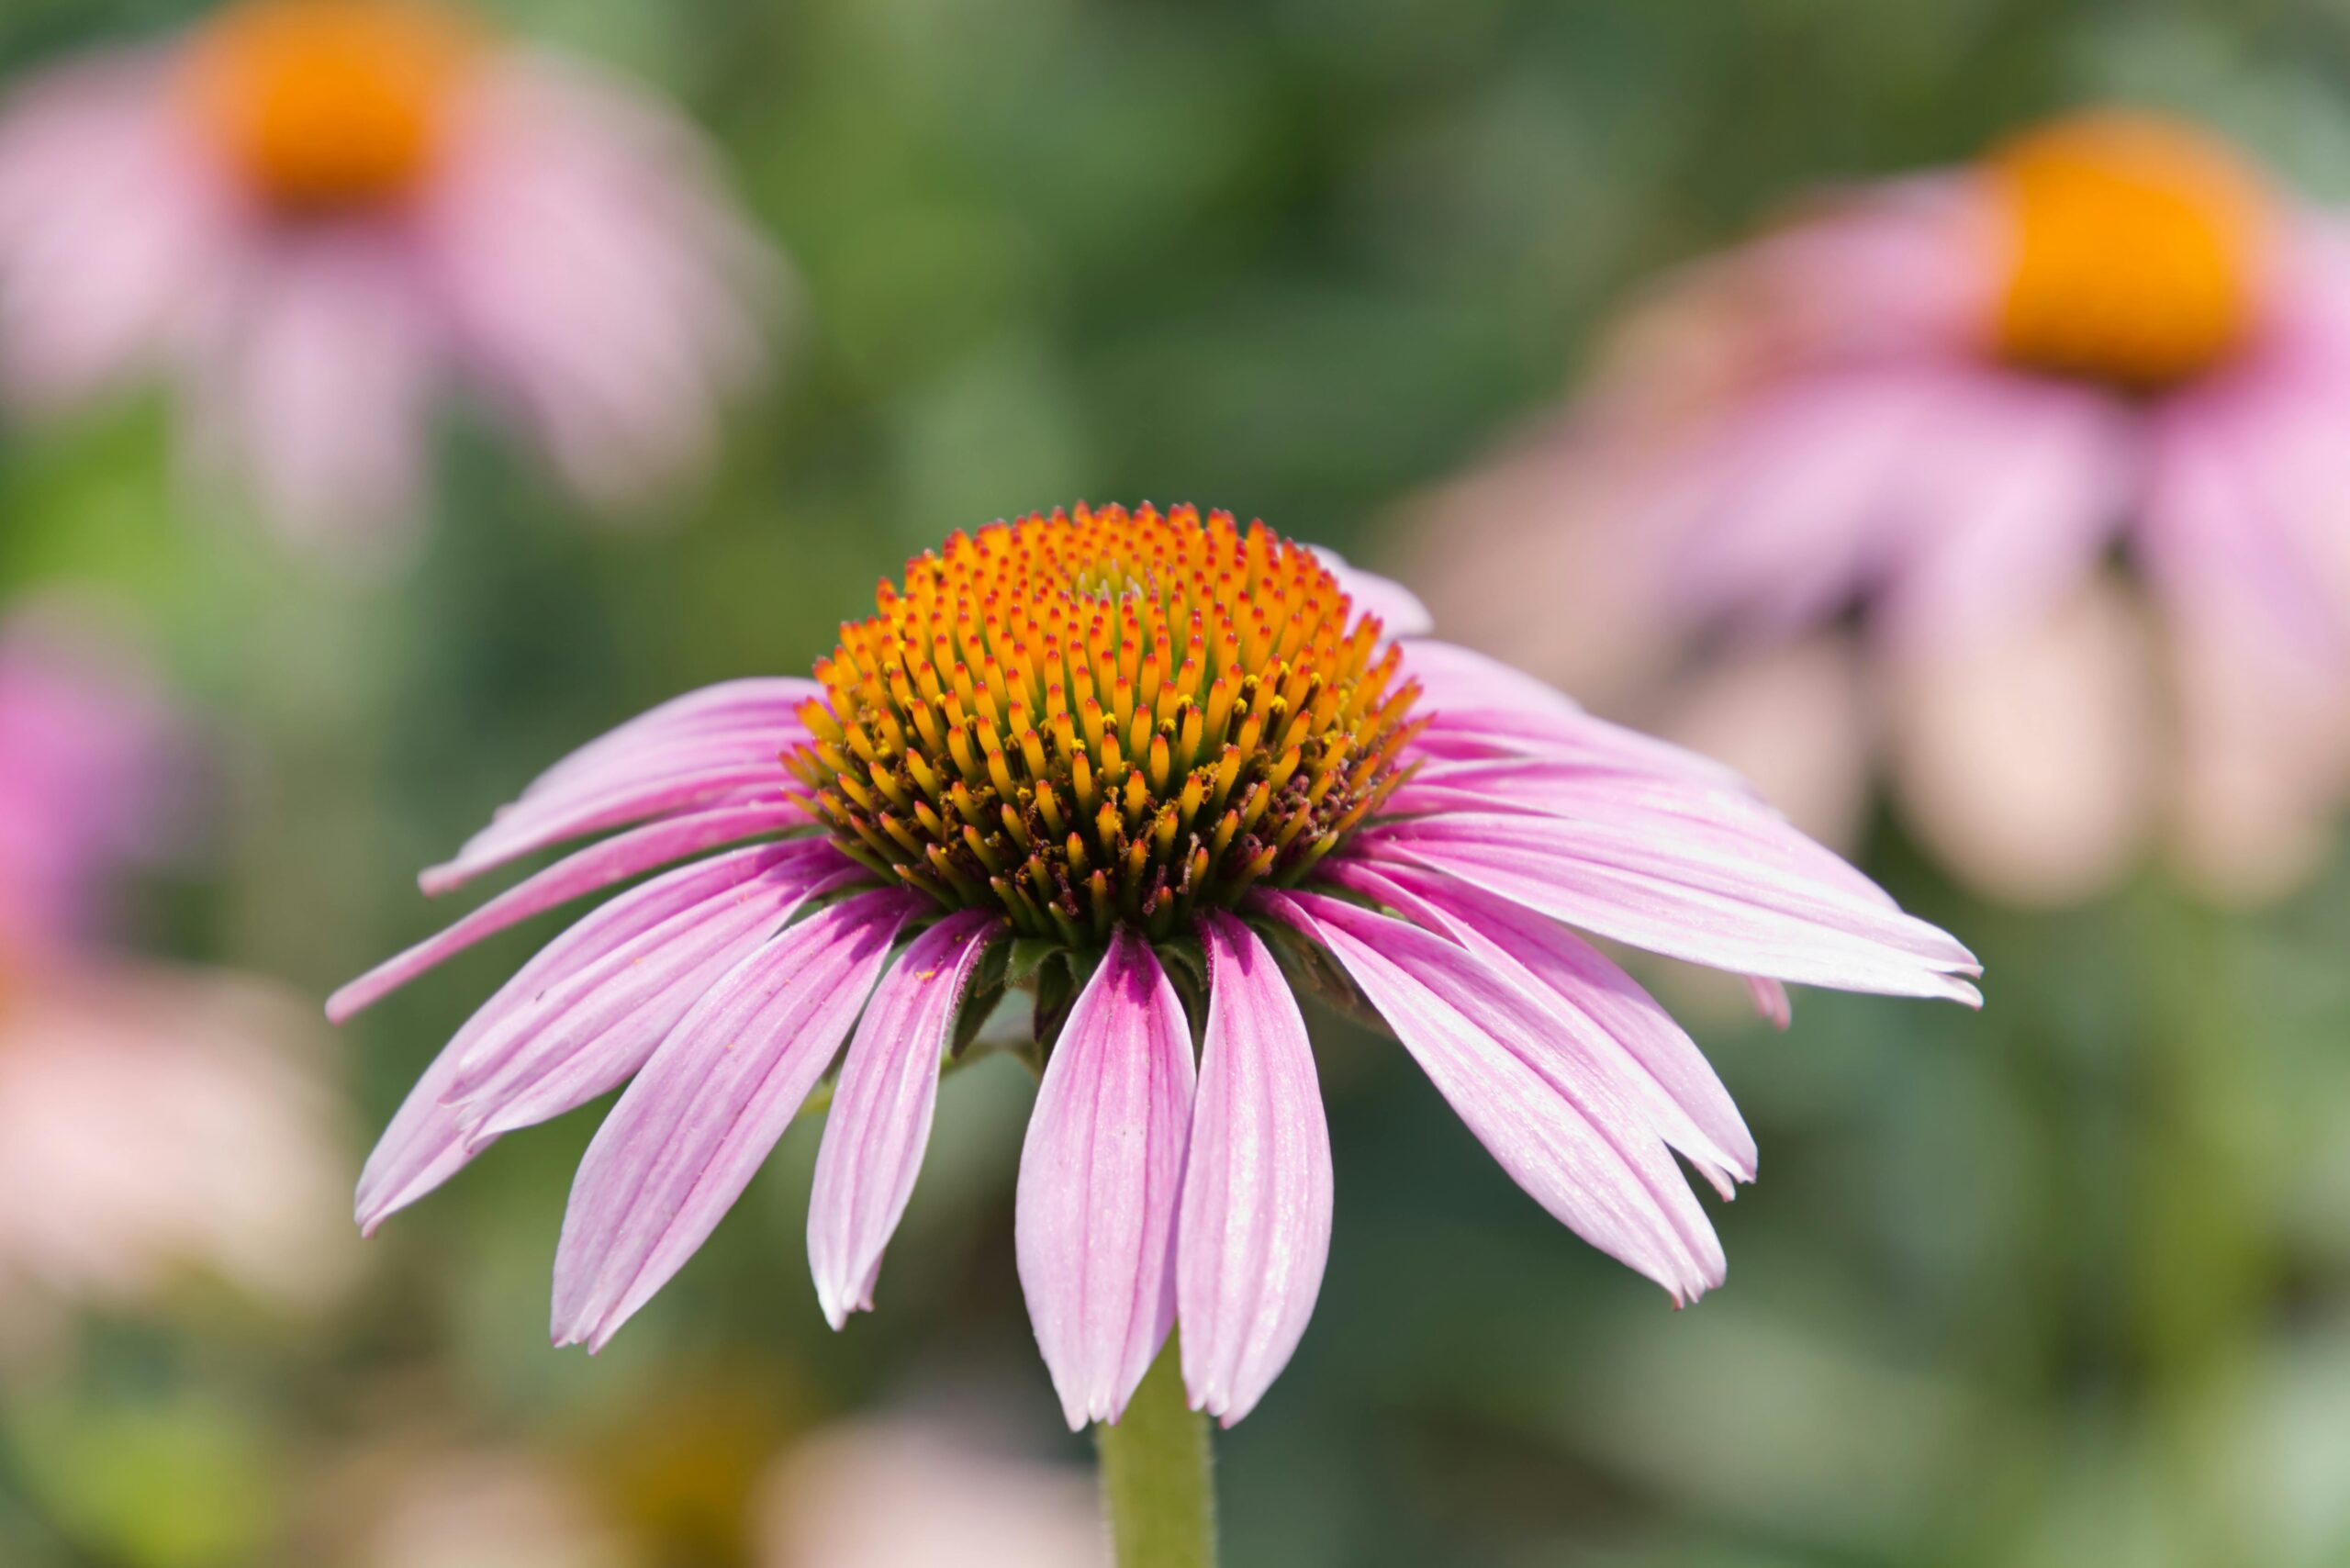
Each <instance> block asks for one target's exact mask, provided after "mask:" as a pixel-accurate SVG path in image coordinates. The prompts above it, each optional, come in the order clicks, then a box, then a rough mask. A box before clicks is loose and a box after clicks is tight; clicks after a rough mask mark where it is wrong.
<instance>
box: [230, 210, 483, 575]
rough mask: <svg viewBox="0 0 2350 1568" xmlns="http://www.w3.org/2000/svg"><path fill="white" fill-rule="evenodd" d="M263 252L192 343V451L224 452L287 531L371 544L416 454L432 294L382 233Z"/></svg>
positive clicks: (385, 533) (419, 459) (395, 506)
mask: <svg viewBox="0 0 2350 1568" xmlns="http://www.w3.org/2000/svg"><path fill="white" fill-rule="evenodd" d="M264 253H265V257H266V259H265V260H264V261H263V263H260V266H259V271H258V274H257V275H253V276H251V277H246V278H241V280H240V286H239V290H238V293H237V295H236V297H235V298H234V299H233V300H230V301H229V302H228V303H227V304H226V305H224V306H223V307H222V308H220V309H219V310H218V312H217V315H218V320H216V321H214V322H211V323H209V324H208V325H207V341H206V342H203V343H202V344H201V345H200V351H199V355H200V357H199V363H200V364H201V365H202V366H203V370H204V375H205V376H206V378H207V380H208V381H210V382H211V383H212V385H210V386H207V387H206V388H204V389H202V391H201V393H200V396H199V398H197V400H196V403H195V404H194V405H193V413H194V419H195V441H196V450H197V452H198V454H199V455H200V456H203V457H207V458H209V459H211V460H213V461H215V462H220V463H224V464H227V465H232V467H233V469H234V471H235V472H236V473H237V474H238V475H239V476H241V477H242V478H244V479H245V480H246V481H247V483H248V484H249V485H250V487H251V491H252V494H253V495H254V497H255V498H258V499H259V500H260V501H261V503H262V504H263V507H264V508H266V509H267V510H268V511H269V513H270V515H271V517H272V518H273V519H274V521H276V522H277V523H278V525H279V526H280V527H281V528H283V529H285V531H286V532H287V533H288V534H289V536H291V537H293V538H295V539H297V541H299V542H301V543H306V544H331V545H332V546H334V547H335V548H336V549H337V550H338V551H339V552H340V553H341V554H366V555H380V554H382V553H383V551H384V550H385V548H386V546H388V545H390V544H393V543H397V542H398V541H399V539H400V537H401V534H402V533H404V532H405V524H406V523H407V522H408V521H409V519H410V514H412V512H413V511H414V510H415V507H416V503H417V499H418V494H419V491H420V488H421V486H422V480H423V477H424V473H425V470H426V467H427V454H426V452H425V450H424V442H425V435H426V428H425V427H426V416H427V413H428V402H429V399H430V398H431V393H432V391H433V387H434V381H435V377H436V375H437V371H438V360H439V354H438V353H437V344H436V342H435V341H434V339H435V322H434V320H433V318H432V315H431V308H430V303H429V301H428V300H427V299H426V298H425V297H424V289H423V286H422V285H421V283H420V280H419V279H418V278H417V277H415V276H414V275H413V273H412V271H411V269H410V268H408V266H407V265H406V264H405V261H404V259H403V256H402V253H401V252H400V251H399V249H398V247H397V244H392V243H386V242H384V241H381V240H380V238H374V237H362V236H356V235H353V236H342V235H331V236H330V235H325V234H321V235H317V236H311V237H308V238H307V239H306V240H304V241H300V242H297V243H285V244H279V245H274V246H270V247H267V248H266V250H265V252H264ZM395 531H398V532H395Z"/></svg>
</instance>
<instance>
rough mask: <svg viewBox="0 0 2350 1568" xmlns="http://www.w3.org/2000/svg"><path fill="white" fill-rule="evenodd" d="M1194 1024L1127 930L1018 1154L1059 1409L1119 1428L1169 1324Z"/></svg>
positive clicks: (1058, 1056) (1021, 1208)
mask: <svg viewBox="0 0 2350 1568" xmlns="http://www.w3.org/2000/svg"><path fill="white" fill-rule="evenodd" d="M1194 1073H1195V1069H1194V1067H1193V1065H1192V1037H1191V1030H1190V1028H1189V1026H1188V1025H1186V1024H1185V1023H1184V1020H1183V1006H1182V1003H1181V1002H1180V1001H1178V1000H1177V998H1176V995H1175V988H1174V986H1173V985H1171V984H1169V981H1168V979H1167V976H1166V973H1165V971H1163V970H1162V969H1159V967H1158V958H1156V957H1154V956H1153V954H1152V953H1151V950H1150V946H1149V945H1148V944H1147V943H1146V942H1144V941H1143V940H1142V939H1141V938H1140V937H1138V936H1136V935H1134V934H1132V933H1131V932H1129V931H1127V930H1126V929H1125V927H1124V926H1121V927H1120V928H1119V929H1118V932H1117V934H1116V935H1114V936H1113V937H1112V938H1111V942H1110V951H1109V954H1108V956H1107V957H1106V958H1103V959H1102V965H1101V967H1100V968H1099V969H1096V970H1094V972H1093V976H1092V978H1091V980H1088V981H1087V982H1086V986H1085V990H1084V991H1083V992H1082V993H1081V994H1080V996H1079V997H1078V1000H1077V1005H1076V1006H1075V1007H1074V1008H1072V1009H1071V1010H1070V1012H1069V1021H1068V1022H1067V1023H1066V1024H1065V1025H1062V1028H1061V1036H1060V1042H1059V1044H1057V1046H1055V1047H1054V1048H1053V1057H1052V1060H1051V1061H1050V1063H1048V1064H1047V1065H1046V1069H1045V1081H1044V1083H1043V1084H1042V1086H1041V1087H1039V1089H1038V1090H1037V1092H1036V1106H1035V1111H1034V1112H1032V1113H1031V1114H1030V1116H1029V1120H1028V1137H1027V1141H1026V1142H1025V1143H1024V1145H1023V1147H1022V1148H1021V1151H1020V1186H1019V1195H1018V1200H1017V1204H1016V1213H1015V1217H1014V1235H1015V1244H1016V1250H1017V1251H1018V1254H1019V1260H1020V1288H1021V1292H1022V1294H1024V1295H1025V1296H1026V1297H1027V1299H1028V1317H1029V1321H1030V1322H1031V1323H1033V1324H1034V1325H1035V1330H1036V1344H1037V1347H1038V1348H1039V1349H1040V1350H1042V1351H1043V1352H1044V1356H1045V1364H1046V1367H1047V1368H1048V1369H1050V1371H1051V1372H1052V1374H1053V1387H1054V1388H1055V1389H1056V1390H1057V1392H1058V1393H1059V1394H1060V1400H1061V1410H1062V1413H1063V1414H1064V1415H1065V1416H1067V1417H1068V1418H1069V1429H1070V1430H1071V1431H1076V1430H1078V1429H1079V1428H1082V1427H1083V1426H1084V1425H1085V1423H1086V1422H1087V1421H1089V1420H1094V1421H1112V1422H1114V1421H1116V1420H1117V1419H1118V1417H1120V1416H1121V1415H1122V1414H1124V1413H1125V1407H1126V1401H1127V1399H1128V1398H1130V1397H1131V1396H1132V1395H1133V1394H1134V1391H1135V1385H1136V1383H1140V1382H1141V1381H1142V1376H1143V1373H1144V1372H1147V1371H1148V1370H1149V1368H1150V1363H1151V1361H1152V1359H1153V1358H1155V1357H1156V1356H1157V1355H1158V1348H1159V1346H1160V1344H1161V1343H1163V1342H1164V1341H1165V1339H1166V1338H1167V1331H1168V1329H1169V1327H1172V1326H1173V1324H1174V1321H1175V1269H1174V1261H1175V1260H1174V1250H1175V1216H1176V1207H1177V1201H1178V1193H1179V1189H1180V1187H1181V1182H1182V1174H1183V1149H1184V1144H1185V1141H1186V1139H1187V1138H1188V1137H1189V1135H1190V1127H1191V1115H1192V1081H1193V1077H1194Z"/></svg>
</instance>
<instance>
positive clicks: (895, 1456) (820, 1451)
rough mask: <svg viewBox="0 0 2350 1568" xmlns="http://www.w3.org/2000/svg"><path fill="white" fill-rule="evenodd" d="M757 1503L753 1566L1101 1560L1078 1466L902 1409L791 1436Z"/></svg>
mask: <svg viewBox="0 0 2350 1568" xmlns="http://www.w3.org/2000/svg"><path fill="white" fill-rule="evenodd" d="M761 1513H762V1515H763V1518H764V1524H763V1527H762V1530H761V1534H762V1536H763V1537H764V1539H765V1541H766V1550H765V1551H764V1552H763V1554H762V1555H761V1557H760V1560H759V1561H760V1565H761V1568H938V1565H939V1564H942V1563H949V1562H951V1563H954V1564H956V1565H957V1568H1110V1540H1109V1536H1108V1533H1107V1531H1106V1530H1105V1529H1104V1528H1103V1525H1102V1506H1101V1504H1100V1502H1099V1501H1098V1500H1097V1499H1096V1498H1095V1496H1094V1492H1093V1484H1092V1482H1091V1478H1089V1477H1088V1476H1087V1475H1086V1474H1085V1473H1083V1472H1081V1471H1074V1470H1069V1469H1068V1468H1066V1467H1063V1466H1058V1465H1053V1464H1047V1463H1046V1462H1042V1461H1039V1460H1034V1459H1024V1458H1021V1457H1018V1455H1017V1454H1016V1453H1007V1452H1006V1451H1005V1450H1004V1448H1003V1445H1002V1443H1000V1442H996V1441H993V1440H991V1439H989V1438H988V1437H987V1436H985V1435H983V1434H980V1433H976V1432H972V1431H968V1430H965V1429H963V1428H958V1427H956V1426H954V1425H951V1424H948V1423H946V1422H941V1421H936V1420H929V1419H920V1418H916V1417H893V1418H890V1419H885V1420H877V1421H865V1422H859V1423H856V1424H854V1425H847V1426H841V1427H835V1428H829V1429H824V1430H821V1431H819V1432H817V1433H815V1434H814V1435H812V1436H811V1437H810V1438H808V1439H804V1440H803V1441H801V1442H800V1443H798V1444H795V1445H794V1446H793V1448H792V1450H791V1451H790V1453H789V1455H788V1456H786V1458H785V1459H784V1460H783V1461H782V1462H779V1463H778V1465H777V1466H776V1469H775V1472H774V1473H773V1475H772V1476H771V1478H770V1479H769V1482H768V1484H767V1496H766V1501H765V1506H763V1507H762V1509H761Z"/></svg>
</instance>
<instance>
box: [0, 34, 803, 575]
mask: <svg viewBox="0 0 2350 1568" xmlns="http://www.w3.org/2000/svg"><path fill="white" fill-rule="evenodd" d="M772 269H773V263H772V261H771V258H770V257H769V256H768V254H767V252H766V250H765V249H764V247H763V246H762V245H761V243H760V242H759V241H757V240H755V238H754V237H753V235H752V234H751V232H750V231H749V230H748V229H747V228H746V226H745V225H744V222H743V220H742V219H741V218H739V217H738V216H737V215H736V213H735V212H734V210H733V207H731V206H730V205H729V204H728V202H727V201H726V199H725V198H724V196H722V194H721V192H720V190H719V187H718V183H717V181H716V180H715V179H714V177H713V176H712V174H711V169H710V167H709V160H708V156H707V153H706V150H705V149H704V147H703V146H702V144H701V143H700V141H699V139H698V138H697V136H696V135H695V133H694V132H693V130H692V129H691V128H689V127H688V126H687V125H685V124H684V123H682V122H681V121H679V120H678V119H677V118H676V117H674V116H673V115H672V114H670V113H669V112H668V111H667V110H666V109H665V108H663V107H661V106H658V105H657V104H655V103H653V102H651V101H650V100H648V99H647V98H646V97H645V96H644V95H642V94H641V93H639V92H637V91H635V90H633V89H632V88H630V87H627V86H624V85H622V84H619V83H617V82H614V81H610V80H607V79H605V78H603V77H601V76H599V75H598V74H596V73H593V72H591V71H589V70H588V69H587V68H585V67H583V66H581V65H578V64H576V63H572V62H563V61H557V60H554V59H550V58H546V57H543V56H542V55H540V54H538V53H536V52H534V51H530V50H523V49H520V48H518V47H514V46H511V45H508V44H505V43H502V42H500V41H498V40H496V39H492V38H490V37H489V36H488V35H487V34H486V33H485V32H483V31H482V30H480V29H479V28H476V25H475V24H474V23H473V22H472V21H471V20H470V19H469V18H468V17H464V16H463V15H461V14H459V13H457V12H454V11H450V10H443V9H441V8H439V7H437V6H432V5H431V4H427V3H424V0H248V3H246V4H242V5H237V6H230V7H229V8H228V9H226V10H224V11H222V12H220V13H219V14H218V16H216V17H212V18H210V19H209V20H207V21H206V22H204V23H203V24H201V25H199V26H198V27H197V28H196V29H195V30H193V31H192V32H189V33H187V34H185V35H184V36H182V37H180V38H177V39H173V40H171V41H168V42H166V43H163V44H162V45H158V46H150V47H139V48H129V49H121V50H111V51H107V52H104V53H100V54H97V55H95V56H93V57H90V58H87V59H84V60H82V61H80V62H73V63H70V64H67V65H65V66H62V67H61V68H58V69H55V70H52V71H51V72H50V73H48V74H46V75H44V76H42V77H39V78H38V79H36V80H34V81H33V82H31V83H30V84H27V85H26V86H25V87H23V88H22V89H21V90H20V91H19V92H18V93H17V95H16V97H15V100H14V102H13V105H12V106H11V107H10V108H9V109H8V111H7V112H6V115H5V116H4V117H0V355H5V358H0V387H5V390H6V392H8V393H9V394H11V395H13V397H14V398H16V399H17V401H19V402H20V403H24V404H28V405H32V406H36V407H54V406H58V405H62V404H69V403H73V402H76V401H79V400H82V399H84V398H88V397H90V396H91V395H93V394H95V393H96V392H97V391H99V390H100V389H102V388H103V387H106V386H110V385H113V384H115V383H117V382H120V381H123V380H125V379H127V378H129V376H131V375H136V374H141V373H151V372H161V373H162V374H164V375H169V376H170V377H172V378H173V379H174V380H175V381H177V382H178V383H179V384H180V387H181V392H182V395H183V398H184V401H185V405H186V409H187V415H188V421H189V429H190V431H191V433H192V436H193V438H194V439H193V444H194V448H195V451H196V454H197V456H198V457H199V459H200V460H203V461H206V462H208V463H210V464H213V465H219V466H225V467H227V468H229V469H230V470H233V471H236V472H239V473H241V474H242V476H244V477H245V479H246V481H247V482H248V484H249V486H250V487H251V489H252V492H253V493H254V495H255V497H256V498H257V499H259V500H260V501H261V502H263V504H264V505H265V506H266V507H267V508H268V509H269V510H271V511H272V512H273V513H274V515H275V516H276V517H277V518H278V519H279V521H281V522H282V523H283V524H284V525H285V527H287V528H288V529H289V530H291V531H293V532H296V533H297V534H301V535H305V536H315V535H319V534H331V535H332V536H333V537H334V538H336V539H337V540H338V541H339V542H341V543H342V544H343V545H344V547H346V548H355V547H358V546H360V545H363V544H364V543H367V542H368V541H370V540H371V539H372V540H374V541H375V542H376V543H381V542H382V529H383V526H384V525H386V524H387V523H390V522H393V521H397V520H399V519H401V518H403V517H404V516H406V515H407V514H408V513H409V512H410V511H411V510H413V509H414V508H415V507H416V506H417V505H418V503H419V500H420V490H421V488H422V482H423V478H424V476H425V474H426V472H427V470H428V467H429V463H428V456H427V452H426V444H427V441H428V438H429V434H430V417H429V416H430V413H431V401H432V399H433V398H434V397H435V396H436V395H437V394H438V393H440V392H441V391H442V390H443V383H445V382H448V381H452V380H458V381H463V382H464V383H465V384H466V385H468V386H471V387H472V388H474V389H475V390H477V391H479V392H480V393H482V394H484V398H485V401H486V402H487V404H489V405H490V406H491V407H492V408H493V409H496V410H497V411H498V412H499V413H500V414H502V415H504V416H505V417H506V418H507V419H508V420H510V421H511V422H512V423H514V424H516V425H518V426H519V427H520V428H521V429H522V430H523V431H526V432H527V433H528V434H529V435H530V436H532V438H534V439H535V440H536V441H537V442H538V443H539V444H540V446H541V447H542V448H543V450H544V451H545V453H546V454H547V455H548V456H549V457H550V458H551V459H552V461H553V462H554V466H555V468H556V469H557V471H558V472H559V473H560V474H561V475H562V476H563V477H564V478H565V480H566V481H568V482H569V483H570V484H571V485H572V486H573V487H575V488H576V489H577V490H578V491H580V492H581V493H582V494H584V495H586V496H587V497H588V498H591V499H593V500H596V501H599V502H606V503H614V504H617V503H621V502H625V501H629V500H632V499H634V498H638V497H640V496H641V495H643V494H644V493H645V492H646V491H647V490H648V489H649V488H651V487H654V486H655V485H656V484H657V483H658V482H660V481H663V480H666V479H667V478H670V477H672V476H675V475H677V473H678V472H679V471H680V470H682V469H684V468H686V467H688V466H689V465H691V464H692V463H693V462H694V461H695V460H696V459H698V458H699V456H701V455H702V454H703V449H704V448H705V447H706V446H707V444H708V443H709V441H710V439H711V432H712V429H713V425H714V423H715V420H716V406H717V403H718V401H719V399H720V398H721V397H722V394H724V393H725V392H727V391H728V390H730V389H731V388H733V387H734V386H737V385H738V384H740V383H742V382H744V380H746V379H747V378H748V377H749V375H751V374H752V373H753V372H755V370H756V369H757V368H758V366H759V364H760V362H761V360H762V358H763V348H762V332H761V330H760V323H759V320H758V317H759V314H760V306H761V304H762V302H763V299H764V297H765V296H766V294H767V292H768V290H769V288H770V286H771V284H772V281H773V274H772ZM354 531H361V532H354Z"/></svg>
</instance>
